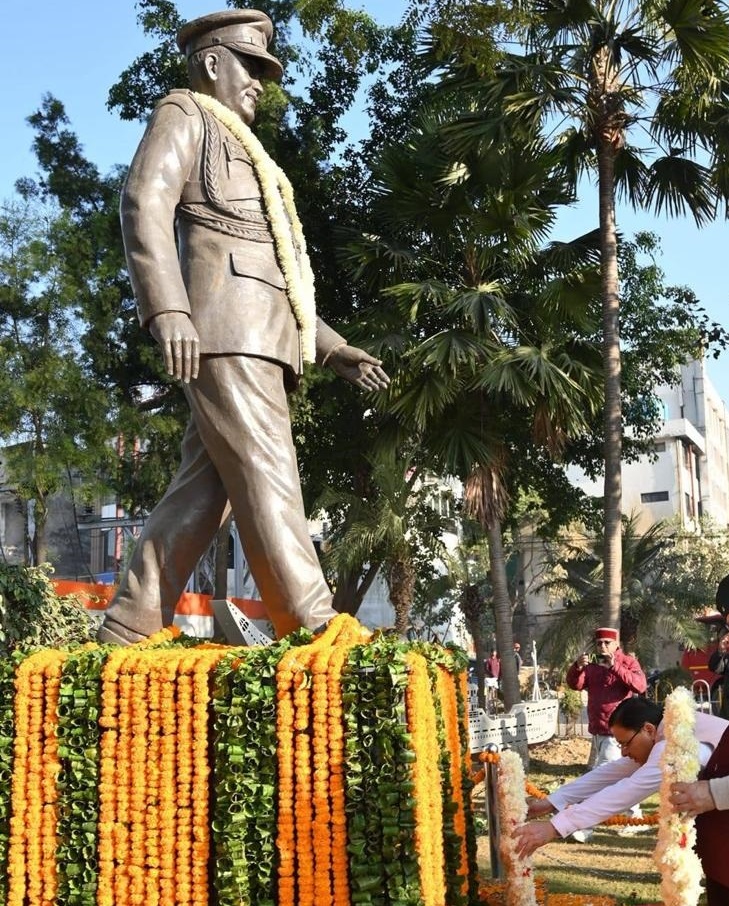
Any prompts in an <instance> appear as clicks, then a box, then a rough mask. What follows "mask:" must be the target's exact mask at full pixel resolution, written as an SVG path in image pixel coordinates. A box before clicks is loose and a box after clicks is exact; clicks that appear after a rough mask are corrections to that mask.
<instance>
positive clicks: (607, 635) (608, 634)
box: [595, 626, 618, 642]
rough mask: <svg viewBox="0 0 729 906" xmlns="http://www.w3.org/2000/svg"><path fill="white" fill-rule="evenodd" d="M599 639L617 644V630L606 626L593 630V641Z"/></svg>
mask: <svg viewBox="0 0 729 906" xmlns="http://www.w3.org/2000/svg"><path fill="white" fill-rule="evenodd" d="M599 639H607V640H608V641H609V642H617V640H618V630H617V629H610V627H608V626H603V627H602V628H601V629H596V630H595V641H596V642H597V641H598V640H599Z"/></svg>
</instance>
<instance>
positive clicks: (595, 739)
mask: <svg viewBox="0 0 729 906" xmlns="http://www.w3.org/2000/svg"><path fill="white" fill-rule="evenodd" d="M594 644H595V655H593V656H590V655H589V654H582V655H580V657H579V658H578V659H577V660H576V661H575V662H574V664H572V666H571V667H570V668H569V670H568V671H567V685H568V686H569V687H570V689H576V690H577V691H578V692H581V691H582V690H583V689H584V690H585V691H586V692H587V725H588V729H589V731H590V733H591V734H592V748H591V749H590V758H589V760H588V766H589V767H590V768H595V767H597V766H598V765H599V764H604V763H605V762H606V761H616V760H617V759H618V758H620V756H621V752H620V746H618V744H617V743H616V742H615V739H614V737H613V736H612V734H611V732H610V726H609V723H608V722H609V720H610V715H611V714H612V713H613V711H614V710H615V709H616V708H617V706H618V705H619V704H620V702H621V701H623V700H624V699H626V698H630V696H631V695H642V694H643V693H644V692H645V690H646V686H647V682H646V678H645V673H643V669H642V668H641V666H640V664H639V663H638V661H637V659H636V658H634V657H632V656H631V655H629V654H625V652H624V651H622V650H621V648H620V638H619V635H618V630H617V629H611V628H609V627H602V628H600V629H597V630H595V641H594ZM632 814H633V815H634V817H639V816H640V814H641V811H640V807H639V806H636V808H635V809H634V810H633V812H632ZM627 830H628V828H626V831H627ZM631 830H632V829H631ZM590 836H591V832H590V831H580V832H579V836H578V835H575V839H576V840H578V841H579V842H586V841H587V840H589V839H590Z"/></svg>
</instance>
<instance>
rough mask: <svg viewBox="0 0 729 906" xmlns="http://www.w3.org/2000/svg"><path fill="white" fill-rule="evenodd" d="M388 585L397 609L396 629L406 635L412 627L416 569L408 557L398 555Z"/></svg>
mask: <svg viewBox="0 0 729 906" xmlns="http://www.w3.org/2000/svg"><path fill="white" fill-rule="evenodd" d="M387 587H388V588H389V590H390V601H391V602H392V606H393V608H394V610H395V629H396V630H397V632H399V633H400V635H403V636H404V635H405V634H406V633H407V631H408V629H409V628H410V611H411V610H412V607H413V594H414V592H415V569H414V568H413V565H412V563H411V562H410V561H409V560H408V559H407V558H406V557H398V558H397V559H396V560H394V561H393V562H392V564H391V565H390V568H389V570H388V571H387Z"/></svg>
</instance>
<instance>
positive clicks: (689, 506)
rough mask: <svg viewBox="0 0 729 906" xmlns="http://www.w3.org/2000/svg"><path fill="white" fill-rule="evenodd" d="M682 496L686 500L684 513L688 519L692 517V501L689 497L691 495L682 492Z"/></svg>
mask: <svg viewBox="0 0 729 906" xmlns="http://www.w3.org/2000/svg"><path fill="white" fill-rule="evenodd" d="M683 496H684V500H685V502H686V515H687V516H688V518H689V519H693V518H694V502H693V500H692V499H691V495H690V494H684V495H683Z"/></svg>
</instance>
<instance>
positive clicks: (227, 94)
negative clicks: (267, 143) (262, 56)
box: [210, 48, 263, 126]
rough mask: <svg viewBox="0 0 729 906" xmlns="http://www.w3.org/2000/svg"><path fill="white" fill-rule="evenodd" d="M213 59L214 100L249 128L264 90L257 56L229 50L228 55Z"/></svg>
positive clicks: (222, 54)
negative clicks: (238, 117) (247, 55)
mask: <svg viewBox="0 0 729 906" xmlns="http://www.w3.org/2000/svg"><path fill="white" fill-rule="evenodd" d="M211 56H214V57H215V63H214V65H213V67H212V70H210V75H211V80H212V94H213V97H214V98H215V99H216V100H218V101H220V103H221V104H225V106H226V107H228V108H229V109H230V110H232V111H233V112H234V113H237V114H238V116H240V118H241V119H242V120H243V122H244V123H246V124H247V125H248V126H250V125H251V123H252V122H253V120H254V119H255V118H256V105H257V104H258V97H259V95H260V94H261V92H262V91H263V85H262V84H261V78H262V75H263V67H262V65H261V64H260V63H259V62H258V61H257V60H256V59H255V57H244V56H242V55H239V54H237V53H233V51H231V50H228V49H227V48H226V52H225V53H220V54H213V55H211Z"/></svg>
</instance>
